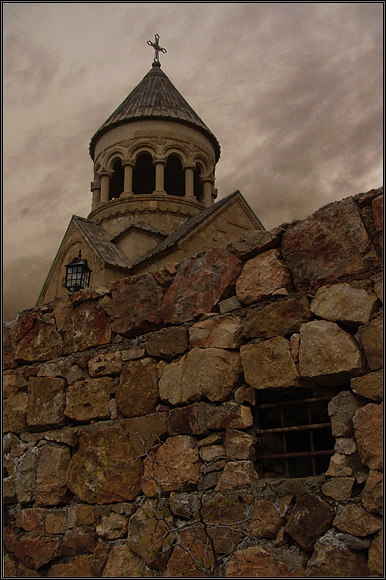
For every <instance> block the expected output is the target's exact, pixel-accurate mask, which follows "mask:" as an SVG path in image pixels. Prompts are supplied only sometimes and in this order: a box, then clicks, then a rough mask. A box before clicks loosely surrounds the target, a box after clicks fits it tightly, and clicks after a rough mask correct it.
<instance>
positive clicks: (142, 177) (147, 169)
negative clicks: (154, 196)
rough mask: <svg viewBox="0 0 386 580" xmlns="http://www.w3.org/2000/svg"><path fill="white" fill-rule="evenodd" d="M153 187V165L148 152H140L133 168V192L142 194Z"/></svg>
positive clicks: (151, 191) (148, 191) (151, 190)
mask: <svg viewBox="0 0 386 580" xmlns="http://www.w3.org/2000/svg"><path fill="white" fill-rule="evenodd" d="M154 189H155V167H154V165H153V161H152V158H151V155H150V153H141V154H140V155H138V157H137V161H136V163H135V167H134V169H133V193H135V194H136V195H144V194H149V193H153V191H154Z"/></svg>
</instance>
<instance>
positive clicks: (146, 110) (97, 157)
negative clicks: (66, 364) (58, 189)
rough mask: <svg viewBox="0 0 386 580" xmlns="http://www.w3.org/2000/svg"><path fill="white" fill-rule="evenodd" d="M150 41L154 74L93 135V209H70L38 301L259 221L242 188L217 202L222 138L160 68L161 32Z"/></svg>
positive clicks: (193, 250)
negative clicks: (80, 213) (80, 212)
mask: <svg viewBox="0 0 386 580" xmlns="http://www.w3.org/2000/svg"><path fill="white" fill-rule="evenodd" d="M148 44H149V45H150V46H151V47H153V48H154V50H155V56H154V60H153V63H152V67H151V69H150V71H149V72H148V73H147V74H146V75H145V76H144V78H143V79H142V81H141V82H140V83H139V84H138V85H137V86H136V87H135V88H134V89H133V90H132V91H131V93H130V94H129V95H128V97H126V99H125V100H124V101H123V102H122V103H121V104H120V105H119V107H118V108H117V109H116V110H115V111H114V112H113V113H112V114H111V115H110V117H109V118H108V119H107V120H106V121H105V122H104V123H103V125H101V127H99V129H98V130H97V131H96V133H95V134H94V136H93V137H92V138H91V141H90V147H89V151H90V156H91V159H92V161H93V166H94V167H93V170H94V175H93V181H92V183H91V191H92V204H91V212H90V214H89V215H88V217H87V218H83V217H80V216H76V215H73V216H72V218H71V221H70V223H69V225H68V228H67V230H66V232H65V234H64V237H63V240H62V243H61V245H60V247H59V250H58V252H57V254H56V256H55V259H54V261H53V263H52V266H51V268H50V271H49V273H48V276H47V278H46V281H45V283H44V285H43V288H42V290H41V293H40V296H39V298H38V301H37V304H38V305H40V304H44V303H46V302H49V301H50V300H54V299H56V298H58V297H62V296H66V295H68V293H69V292H70V293H72V292H75V291H76V289H77V288H78V287H80V288H81V289H86V288H97V287H104V286H105V285H106V284H108V283H110V282H111V281H116V280H120V279H122V278H127V277H130V276H134V275H139V274H142V273H147V272H153V271H156V270H159V269H161V268H163V267H164V266H167V265H170V264H177V263H179V262H180V261H181V260H183V259H184V258H187V257H190V256H193V255H195V254H197V253H200V252H203V251H206V250H209V249H210V248H222V247H223V246H224V245H225V244H226V243H227V242H229V241H230V240H231V239H236V238H238V237H240V236H241V235H242V234H243V233H245V232H246V231H248V230H251V229H262V228H263V226H262V224H261V223H260V221H259V220H258V218H257V217H256V215H255V214H254V212H253V211H252V210H251V208H250V207H249V206H248V204H247V203H246V201H245V199H244V198H243V196H242V195H241V193H240V192H239V191H238V190H237V191H235V192H233V193H232V194H230V195H228V196H226V197H224V198H222V199H220V200H219V201H216V203H215V199H216V197H217V190H216V188H215V168H216V163H217V161H218V160H219V157H220V145H219V143H218V141H217V139H216V137H215V136H214V135H213V133H212V132H211V131H210V130H209V129H208V127H207V126H206V125H205V123H204V122H203V121H202V120H201V119H200V117H199V116H198V115H197V113H196V112H195V111H194V110H193V109H192V107H191V106H190V105H189V104H188V103H187V102H186V100H185V99H184V97H183V96H182V95H181V94H180V93H179V92H178V90H177V89H176V88H175V86H174V85H173V84H172V83H171V81H170V80H169V79H168V77H167V76H166V74H165V73H164V72H163V71H162V69H161V63H160V60H159V54H160V53H165V52H166V49H165V48H162V47H161V46H160V45H159V36H158V35H157V34H156V35H155V42H152V41H150V40H149V41H148ZM77 256H78V257H77Z"/></svg>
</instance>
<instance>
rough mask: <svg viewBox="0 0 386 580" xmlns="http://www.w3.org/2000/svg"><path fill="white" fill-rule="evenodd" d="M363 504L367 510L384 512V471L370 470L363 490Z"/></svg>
mask: <svg viewBox="0 0 386 580" xmlns="http://www.w3.org/2000/svg"><path fill="white" fill-rule="evenodd" d="M362 504H363V507H364V508H365V510H367V511H368V512H372V513H378V514H381V515H382V514H383V473H381V472H380V471H373V470H370V473H369V476H368V478H367V480H366V483H365V487H364V490H363V492H362Z"/></svg>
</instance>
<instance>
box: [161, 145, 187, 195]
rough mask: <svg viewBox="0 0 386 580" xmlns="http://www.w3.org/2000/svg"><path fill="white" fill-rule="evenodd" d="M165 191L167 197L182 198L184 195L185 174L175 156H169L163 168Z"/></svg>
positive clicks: (179, 160) (178, 159)
mask: <svg viewBox="0 0 386 580" xmlns="http://www.w3.org/2000/svg"><path fill="white" fill-rule="evenodd" d="M165 191H166V193H167V194H169V195H177V196H179V197H183V196H184V195H185V174H184V170H183V169H182V163H181V159H180V158H179V157H177V155H169V157H168V160H167V164H166V167H165Z"/></svg>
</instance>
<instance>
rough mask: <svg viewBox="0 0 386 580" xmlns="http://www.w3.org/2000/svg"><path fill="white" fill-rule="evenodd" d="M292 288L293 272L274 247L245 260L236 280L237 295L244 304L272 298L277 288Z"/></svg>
mask: <svg viewBox="0 0 386 580" xmlns="http://www.w3.org/2000/svg"><path fill="white" fill-rule="evenodd" d="M281 288H285V289H286V290H288V291H289V290H291V288H292V279H291V274H290V272H289V270H288V268H287V266H286V265H285V264H284V262H283V261H282V260H281V253H280V250H277V249H274V250H269V251H268V252H265V253H264V254H260V255H258V256H256V257H255V258H252V259H251V260H248V261H247V262H245V265H244V268H243V271H242V273H241V275H240V277H239V278H238V280H237V282H236V296H237V298H238V299H239V300H240V302H241V303H242V304H247V305H249V304H255V303H257V302H260V301H262V300H266V299H267V298H270V297H271V296H272V295H273V294H274V293H275V292H276V291H277V290H279V289H281Z"/></svg>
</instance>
